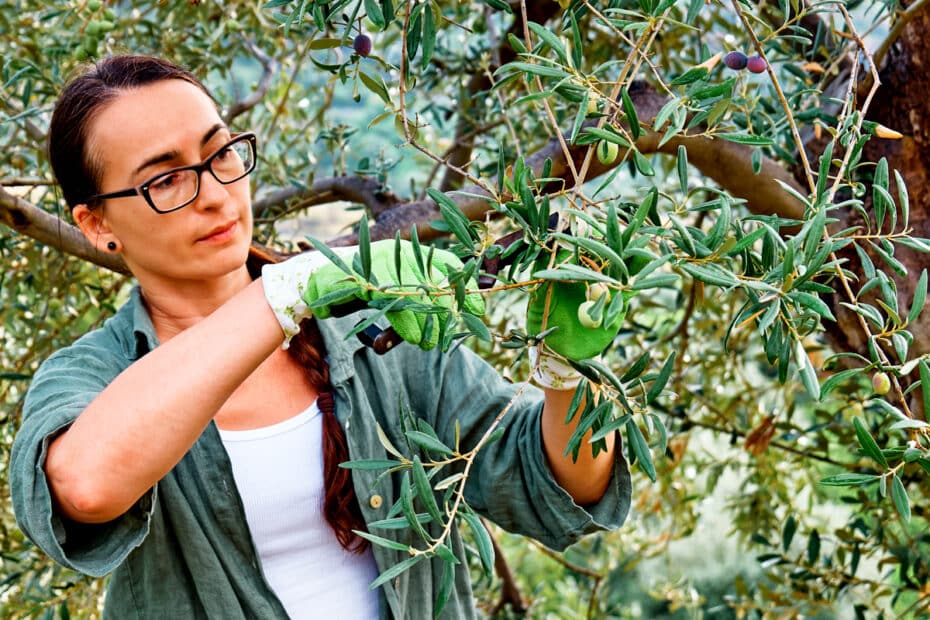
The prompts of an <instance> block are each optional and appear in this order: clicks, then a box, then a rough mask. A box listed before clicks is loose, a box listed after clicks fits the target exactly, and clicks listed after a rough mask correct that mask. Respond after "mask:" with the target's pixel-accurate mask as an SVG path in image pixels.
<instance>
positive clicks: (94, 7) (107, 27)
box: [74, 0, 118, 61]
mask: <svg viewBox="0 0 930 620" xmlns="http://www.w3.org/2000/svg"><path fill="white" fill-rule="evenodd" d="M86 8H87V10H88V11H89V12H90V13H92V14H93V18H92V19H91V20H90V21H89V22H88V23H87V25H86V26H85V27H84V40H83V41H82V42H81V45H80V46H79V47H78V48H77V49H76V50H75V51H74V57H75V58H76V59H77V60H81V61H83V60H87V59H89V58H93V57H94V56H96V55H97V47H98V46H99V45H100V42H101V41H102V40H103V39H104V38H105V37H106V36H107V33H108V32H110V31H111V30H114V29H115V28H116V22H117V20H118V17H117V15H116V13H115V12H114V11H113V10H112V9H109V8H105V7H104V6H103V2H101V0H88V2H87V5H86ZM101 9H103V10H101Z"/></svg>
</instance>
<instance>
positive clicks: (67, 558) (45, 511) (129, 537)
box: [10, 344, 156, 577]
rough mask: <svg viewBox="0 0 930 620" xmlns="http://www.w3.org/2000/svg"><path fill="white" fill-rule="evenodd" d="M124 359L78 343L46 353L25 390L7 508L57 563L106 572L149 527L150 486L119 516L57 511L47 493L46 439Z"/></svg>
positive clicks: (72, 416) (93, 572)
mask: <svg viewBox="0 0 930 620" xmlns="http://www.w3.org/2000/svg"><path fill="white" fill-rule="evenodd" d="M125 365H126V363H125V360H124V361H123V363H122V364H120V360H118V359H117V358H116V356H115V355H114V354H112V353H109V354H108V353H107V352H106V351H105V350H100V349H97V348H96V347H91V346H87V345H81V344H75V345H72V346H71V347H69V348H68V349H64V350H62V351H59V352H58V353H56V354H55V355H53V356H52V357H50V358H49V359H48V360H46V362H45V363H44V364H42V366H41V367H40V368H39V370H38V371H37V372H36V375H35V377H34V378H33V380H32V383H31V385H30V387H29V391H28V393H27V394H26V400H25V404H24V407H23V419H22V424H21V426H20V429H19V431H18V432H17V435H16V438H15V440H14V442H13V449H12V454H11V457H10V487H11V494H12V499H13V509H14V512H15V514H16V520H17V523H18V525H19V527H20V529H22V531H23V532H24V533H25V534H26V536H28V537H29V539H30V540H32V542H33V543H35V544H36V546H38V547H39V548H40V549H42V550H43V551H44V552H45V553H46V554H48V555H49V557H51V558H52V559H53V560H55V561H56V562H58V563H59V564H62V565H63V566H66V567H68V568H72V569H74V570H77V571H79V572H82V573H85V574H88V575H91V576H94V577H99V576H102V575H105V574H107V573H109V572H111V571H112V570H113V569H115V568H116V567H117V566H118V565H119V564H120V563H121V562H122V561H123V560H124V559H125V558H126V556H127V555H128V554H129V552H130V551H132V549H134V548H135V547H137V546H138V545H139V544H141V542H142V540H143V539H144V538H145V536H146V534H147V533H148V530H149V521H150V518H151V514H152V510H153V508H154V501H155V496H156V495H155V488H154V487H153V488H152V489H150V490H149V491H148V492H147V493H146V494H145V495H144V496H143V497H142V498H141V499H140V500H139V501H138V502H137V503H136V504H135V505H134V506H133V507H132V508H131V509H130V510H129V511H127V512H126V513H125V514H123V515H122V516H120V517H118V518H117V519H114V520H112V521H109V522H107V523H100V524H85V523H76V522H74V521H70V520H68V519H66V518H64V517H63V516H62V515H60V514H59V513H58V511H57V509H56V507H55V505H54V502H53V501H52V495H51V490H50V488H49V484H48V480H47V478H46V476H45V459H46V456H47V453H48V446H49V444H50V443H51V442H52V440H53V439H54V438H55V437H56V436H57V435H59V434H60V433H62V432H64V431H65V430H66V429H67V428H68V426H69V425H70V424H71V423H72V422H74V420H75V419H76V418H77V417H78V415H79V414H80V413H81V412H82V411H83V410H84V409H85V408H86V407H87V405H89V404H90V402H91V401H92V400H93V399H94V398H95V397H96V396H97V394H99V393H100V392H101V391H102V390H103V388H104V387H106V385H107V384H108V383H109V382H110V381H112V380H113V379H114V378H115V377H116V375H118V374H119V372H120V371H121V369H122V367H124V366H125ZM88 449H94V448H93V446H88Z"/></svg>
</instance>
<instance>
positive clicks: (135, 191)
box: [84, 131, 258, 214]
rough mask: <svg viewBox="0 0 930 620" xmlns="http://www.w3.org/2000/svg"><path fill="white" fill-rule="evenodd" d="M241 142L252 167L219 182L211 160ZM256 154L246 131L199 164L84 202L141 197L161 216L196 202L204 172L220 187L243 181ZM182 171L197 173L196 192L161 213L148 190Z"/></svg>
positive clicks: (254, 142)
mask: <svg viewBox="0 0 930 620" xmlns="http://www.w3.org/2000/svg"><path fill="white" fill-rule="evenodd" d="M243 140H245V141H247V142H248V143H249V145H250V146H251V148H252V165H251V166H250V167H249V169H248V170H246V171H245V172H243V173H242V174H241V175H240V176H238V177H236V178H235V179H233V180H231V181H223V180H221V179H220V178H219V177H217V176H216V173H215V172H213V168H212V167H211V166H212V164H213V160H214V159H215V158H216V157H217V156H219V154H220V153H222V152H223V151H225V150H226V149H228V148H229V147H230V146H232V145H233V144H236V143H237V142H241V141H243ZM257 153H258V138H257V137H256V135H255V134H254V133H252V132H251V131H246V132H243V133H237V134H233V136H232V139H231V140H230V141H229V142H227V143H226V144H224V145H223V146H221V147H220V148H218V149H216V152H214V153H213V154H212V155H210V156H209V157H207V158H206V159H205V160H203V161H202V162H200V163H199V164H193V165H190V166H180V167H178V168H172V169H170V170H165V171H164V172H159V173H158V174H156V175H155V176H153V177H152V178H150V179H148V180H146V181H143V182H142V183H140V184H139V185H136V186H135V187H129V188H127V189H121V190H119V191H116V192H107V193H106V194H97V195H95V196H91V197H90V198H88V199H87V200H85V201H84V202H85V203H87V204H92V203H95V202H98V201H100V200H106V199H108V198H127V197H129V196H142V197H143V198H145V202H146V204H148V206H150V207H151V208H152V210H153V211H155V213H161V214H164V213H172V212H174V211H178V210H180V209H183V208H184V207H186V206H187V205H189V204H190V203H192V202H194V201H195V200H197V196H199V195H200V177H201V175H203V171H204V170H206V171H208V172H209V173H210V176H212V177H213V178H214V179H216V181H217V183H221V184H222V185H229V184H230V183H235V182H236V181H239V180H241V179H244V178H245V177H247V176H249V174H251V173H252V171H253V170H255V164H256V159H257ZM184 170H193V171H194V172H196V173H197V190H196V191H195V192H194V195H193V196H192V197H191V199H190V200H188V201H187V202H184V203H182V204H180V205H178V206H176V207H174V208H173V209H168V210H167V211H162V210H161V209H159V208H158V207H156V206H155V203H154V202H153V201H152V197H151V196H150V195H149V188H150V187H151V186H152V185H153V184H154V183H155V181H157V180H158V179H160V178H162V177H163V176H165V175H169V174H174V173H176V172H183V171H184Z"/></svg>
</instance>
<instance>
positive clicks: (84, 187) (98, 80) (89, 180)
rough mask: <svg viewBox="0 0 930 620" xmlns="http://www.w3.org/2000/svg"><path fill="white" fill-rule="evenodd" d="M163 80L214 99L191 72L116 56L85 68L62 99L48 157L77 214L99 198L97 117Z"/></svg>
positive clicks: (146, 59)
mask: <svg viewBox="0 0 930 620" xmlns="http://www.w3.org/2000/svg"><path fill="white" fill-rule="evenodd" d="M163 80H184V81H185V82H189V83H191V84H193V85H194V86H196V87H197V88H199V89H200V90H202V91H203V92H204V93H205V94H206V95H207V96H208V97H210V99H213V95H211V94H210V91H208V90H207V89H206V87H205V86H204V85H203V84H201V83H200V80H198V79H197V78H196V77H195V76H194V75H193V74H192V73H191V72H190V71H187V70H186V69H182V68H181V67H179V66H177V65H175V64H173V63H170V62H168V61H166V60H162V59H160V58H153V57H151V56H112V57H110V58H105V59H102V60H100V61H98V62H97V63H96V64H93V65H89V66H86V67H85V68H84V71H83V73H81V74H79V75H78V76H77V77H75V78H74V79H72V80H71V81H70V82H69V83H68V85H67V86H65V88H64V90H62V92H61V94H60V95H59V97H58V102H57V103H56V104H55V111H54V112H53V113H52V120H51V123H50V125H49V133H48V155H49V161H50V162H51V164H52V170H53V171H54V173H55V178H56V179H57V180H58V184H59V185H60V186H61V191H62V193H63V194H64V198H65V202H66V203H68V206H69V207H71V208H72V209H73V208H74V205H76V204H80V203H82V202H84V201H85V200H87V199H88V198H89V197H91V196H94V195H95V194H98V193H99V191H98V188H99V186H100V176H101V174H102V172H103V171H102V170H100V168H99V165H98V164H97V162H96V161H95V159H94V158H93V157H92V156H91V154H90V153H88V152H87V147H88V135H87V132H88V127H89V125H90V123H91V122H92V121H93V119H94V116H96V114H97V113H98V112H99V111H100V110H101V109H102V108H103V107H104V106H105V105H106V104H108V103H110V102H111V101H113V100H114V99H115V98H116V97H117V96H118V95H119V94H120V92H122V91H125V90H130V89H133V88H139V87H140V86H145V85H146V84H152V83H154V82H160V81H163Z"/></svg>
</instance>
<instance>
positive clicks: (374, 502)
mask: <svg viewBox="0 0 930 620" xmlns="http://www.w3.org/2000/svg"><path fill="white" fill-rule="evenodd" d="M383 503H384V500H383V499H381V496H380V495H372V496H371V499H369V500H368V505H369V506H371V507H372V508H374V509H378V508H381V504H383Z"/></svg>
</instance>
